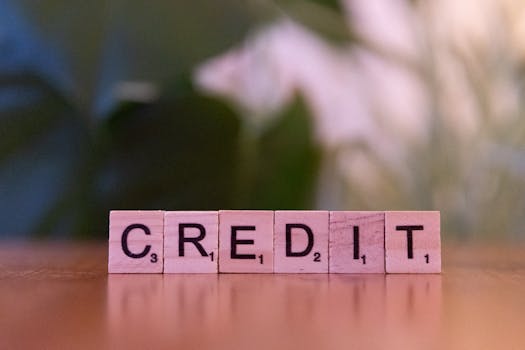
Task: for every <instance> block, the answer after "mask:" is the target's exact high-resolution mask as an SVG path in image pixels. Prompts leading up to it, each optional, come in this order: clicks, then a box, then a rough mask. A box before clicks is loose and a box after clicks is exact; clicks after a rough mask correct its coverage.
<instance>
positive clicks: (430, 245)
mask: <svg viewBox="0 0 525 350" xmlns="http://www.w3.org/2000/svg"><path fill="white" fill-rule="evenodd" d="M439 222H440V215H439V212H438V211H404V212H403V211H389V212H386V213H385V250H386V272H387V273H439V272H441V240H440V223H439Z"/></svg>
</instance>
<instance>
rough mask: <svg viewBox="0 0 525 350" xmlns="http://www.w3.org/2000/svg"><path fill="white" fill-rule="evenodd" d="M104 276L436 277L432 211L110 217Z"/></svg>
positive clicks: (436, 216)
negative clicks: (260, 274) (392, 274)
mask: <svg viewBox="0 0 525 350" xmlns="http://www.w3.org/2000/svg"><path fill="white" fill-rule="evenodd" d="M108 271H109V272H110V273H163V272H164V273H217V272H219V273H439V272H441V240H440V213H439V212H438V211H385V212H369V211H269V210H220V211H141V210H136V211H130V210H127V211H124V210H116V211H111V213H110V223H109V259H108Z"/></svg>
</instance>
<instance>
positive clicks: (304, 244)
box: [274, 210, 328, 273]
mask: <svg viewBox="0 0 525 350" xmlns="http://www.w3.org/2000/svg"><path fill="white" fill-rule="evenodd" d="M274 232H275V234H274V271H275V272H276V273H328V211H311V210H308V211H307V210H297V211H295V210H285V211H276V212H275V226H274Z"/></svg>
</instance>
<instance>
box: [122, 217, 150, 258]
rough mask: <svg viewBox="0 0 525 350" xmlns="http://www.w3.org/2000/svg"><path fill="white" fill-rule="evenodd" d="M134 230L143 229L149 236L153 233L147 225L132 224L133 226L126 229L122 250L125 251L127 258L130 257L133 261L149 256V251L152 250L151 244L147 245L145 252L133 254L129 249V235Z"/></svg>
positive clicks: (123, 234)
mask: <svg viewBox="0 0 525 350" xmlns="http://www.w3.org/2000/svg"><path fill="white" fill-rule="evenodd" d="M134 229H141V230H143V231H144V233H145V234H146V235H148V236H149V235H151V231H150V230H149V228H148V227H147V226H146V225H143V224H132V225H129V226H128V227H126V229H125V230H124V232H123V233H122V237H121V244H122V250H123V251H124V254H126V255H127V256H129V257H130V258H133V259H140V258H143V257H145V256H146V255H148V253H149V251H150V249H151V246H150V245H149V244H148V245H146V247H145V248H144V250H143V251H142V252H141V253H138V254H134V253H132V252H131V251H130V250H129V248H128V235H129V233H130V232H131V231H132V230H134Z"/></svg>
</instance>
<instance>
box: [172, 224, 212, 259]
mask: <svg viewBox="0 0 525 350" xmlns="http://www.w3.org/2000/svg"><path fill="white" fill-rule="evenodd" d="M185 228H196V229H197V230H199V235H198V236H197V237H184V229H185ZM205 236H206V230H205V229H204V226H202V225H201V224H179V256H184V243H186V242H189V243H193V244H194V245H195V247H197V250H198V251H199V253H201V255H202V256H208V253H206V250H204V247H203V246H202V245H201V244H200V243H199V241H202V240H203V239H204V237H205Z"/></svg>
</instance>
